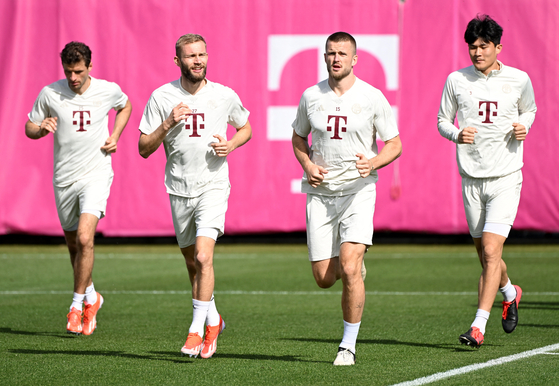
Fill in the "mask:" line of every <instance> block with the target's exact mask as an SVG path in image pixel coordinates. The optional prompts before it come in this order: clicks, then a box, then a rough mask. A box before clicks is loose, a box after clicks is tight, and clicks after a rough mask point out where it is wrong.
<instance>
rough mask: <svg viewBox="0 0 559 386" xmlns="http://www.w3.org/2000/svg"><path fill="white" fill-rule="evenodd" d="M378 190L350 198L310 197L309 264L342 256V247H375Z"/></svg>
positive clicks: (308, 199) (357, 194)
mask: <svg viewBox="0 0 559 386" xmlns="http://www.w3.org/2000/svg"><path fill="white" fill-rule="evenodd" d="M375 200H376V189H375V190H373V191H361V192H358V193H356V194H350V195H347V196H323V195H319V194H307V245H308V247H309V260H310V261H320V260H326V259H331V258H332V257H336V256H339V255H340V246H341V245H342V243H345V242H353V243H359V244H364V245H367V246H370V245H372V244H373V215H374V213H375Z"/></svg>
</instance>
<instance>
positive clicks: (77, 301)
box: [70, 292, 85, 311]
mask: <svg viewBox="0 0 559 386" xmlns="http://www.w3.org/2000/svg"><path fill="white" fill-rule="evenodd" d="M83 298H85V294H79V293H77V292H74V298H73V299H72V305H71V306H70V311H72V308H75V309H76V310H78V311H81V310H82V303H83Z"/></svg>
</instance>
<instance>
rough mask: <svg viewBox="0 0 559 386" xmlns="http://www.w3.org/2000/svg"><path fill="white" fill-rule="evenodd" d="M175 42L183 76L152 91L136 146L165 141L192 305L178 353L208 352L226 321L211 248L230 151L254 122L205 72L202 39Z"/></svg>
mask: <svg viewBox="0 0 559 386" xmlns="http://www.w3.org/2000/svg"><path fill="white" fill-rule="evenodd" d="M175 49H176V56H175V58H174V60H175V63H176V65H177V66H178V67H179V68H180V70H181V77H180V79H178V80H175V81H173V82H171V83H167V84H165V85H163V86H161V87H160V88H158V89H157V90H155V91H154V92H153V94H152V95H151V97H150V99H149V101H148V103H147V106H146V108H145V110H144V115H143V117H142V121H141V122H140V131H141V135H140V141H139V150H140V154H141V155H142V157H144V158H147V157H149V156H150V155H151V154H152V153H153V152H154V151H156V150H157V149H158V148H159V146H160V145H161V143H163V145H164V147H165V154H166V155H167V165H166V167H165V186H166V188H167V193H169V198H170V201H171V211H172V214H173V224H174V227H175V233H176V235H177V241H178V244H179V247H180V249H181V252H182V254H183V256H184V258H185V260H186V267H187V269H188V276H189V278H190V282H191V284H192V305H193V308H194V311H193V317H192V324H191V325H190V329H189V334H188V337H187V339H186V342H185V344H184V346H183V348H182V349H181V352H182V354H183V355H190V356H191V357H192V356H194V357H196V356H198V354H200V355H201V356H202V358H210V357H211V356H212V355H213V354H214V353H215V351H216V348H217V337H218V336H219V334H220V333H221V332H222V331H223V329H224V328H225V323H224V322H223V319H222V318H221V316H220V314H219V313H218V312H217V309H216V306H215V301H214V296H213V290H214V268H213V254H214V246H215V242H216V240H217V238H218V237H219V236H221V235H222V234H223V228H224V223H225V212H226V210H227V200H228V198H229V189H230V185H229V169H228V165H227V158H226V157H227V156H228V155H229V154H230V153H231V152H232V151H233V150H235V149H236V148H238V147H239V146H241V145H243V144H245V143H246V142H247V141H248V140H249V139H250V138H251V136H252V129H251V126H250V123H249V121H248V115H249V112H248V111H247V110H246V109H245V108H244V107H243V105H242V103H241V100H240V99H239V97H238V96H237V94H236V93H235V92H234V91H233V90H231V89H230V88H228V87H225V86H222V85H221V84H218V83H214V82H211V81H209V80H208V79H207V78H206V66H207V63H208V53H207V52H206V42H205V40H204V38H203V37H202V36H200V35H193V34H189V35H184V36H181V37H180V38H179V40H178V41H177V43H176V46H175ZM228 124H230V125H232V126H233V127H235V128H236V129H237V132H236V133H235V135H233V137H232V138H231V139H230V140H227V139H226V132H227V125H228ZM204 324H206V330H205V332H206V333H205V337H204ZM202 337H204V340H203V339H202Z"/></svg>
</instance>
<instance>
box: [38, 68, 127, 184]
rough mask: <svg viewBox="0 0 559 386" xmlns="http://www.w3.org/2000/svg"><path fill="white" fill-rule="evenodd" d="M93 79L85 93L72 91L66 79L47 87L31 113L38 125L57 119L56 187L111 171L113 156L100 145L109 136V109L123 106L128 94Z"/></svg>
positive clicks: (102, 81) (55, 144) (117, 108)
mask: <svg viewBox="0 0 559 386" xmlns="http://www.w3.org/2000/svg"><path fill="white" fill-rule="evenodd" d="M90 78H91V84H90V85H89V87H88V88H87V90H85V92H84V93H83V94H82V95H78V94H76V93H75V92H73V91H72V90H71V89H70V87H68V81H67V80H66V79H61V80H59V81H58V82H54V83H52V84H50V85H48V86H46V87H44V88H43V89H42V90H41V92H40V93H39V96H38V97H37V100H36V101H35V104H34V105H33V109H32V110H31V112H30V113H29V115H28V116H29V120H30V121H31V122H33V123H35V124H37V125H40V124H41V122H42V121H43V120H44V119H45V118H48V117H52V118H54V117H57V118H58V121H57V130H56V132H55V133H54V134H53V137H54V176H53V184H54V185H55V186H60V187H62V186H68V185H71V184H72V183H74V182H76V181H77V180H79V179H81V178H85V177H90V176H94V175H96V174H103V173H109V174H110V173H112V168H111V156H110V154H106V153H105V152H104V151H103V150H101V146H104V145H105V141H106V140H107V138H109V127H108V122H109V117H108V113H109V111H110V110H111V109H113V108H114V109H115V110H120V109H122V108H124V106H126V101H127V100H128V97H127V96H126V94H124V93H123V92H122V91H121V89H120V87H119V86H118V85H117V84H116V83H112V82H107V81H106V80H102V79H96V78H93V77H90Z"/></svg>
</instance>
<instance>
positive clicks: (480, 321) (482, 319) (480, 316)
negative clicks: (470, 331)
mask: <svg viewBox="0 0 559 386" xmlns="http://www.w3.org/2000/svg"><path fill="white" fill-rule="evenodd" d="M488 319H489V312H487V311H485V310H482V309H481V308H478V310H477V312H476V318H475V319H474V322H473V323H472V325H471V326H470V327H477V328H479V331H480V332H481V333H482V334H483V335H485V325H486V324H487V320H488Z"/></svg>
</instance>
